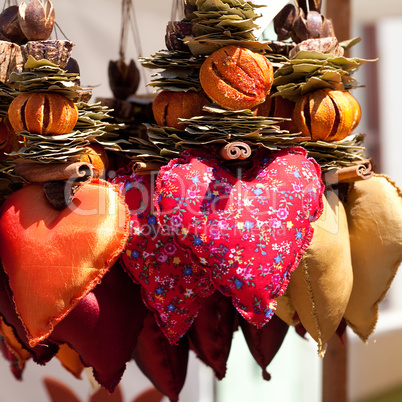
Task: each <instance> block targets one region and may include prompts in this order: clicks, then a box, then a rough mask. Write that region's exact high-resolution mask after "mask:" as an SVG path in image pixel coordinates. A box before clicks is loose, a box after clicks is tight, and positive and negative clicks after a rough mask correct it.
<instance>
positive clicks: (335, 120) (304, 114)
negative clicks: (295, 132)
mask: <svg viewBox="0 0 402 402" xmlns="http://www.w3.org/2000/svg"><path fill="white" fill-rule="evenodd" d="M293 121H294V123H295V124H296V126H297V128H298V129H299V130H300V131H301V132H302V133H303V134H304V135H306V136H310V137H311V139H312V140H314V141H318V140H324V141H341V140H343V139H344V138H345V137H347V136H348V135H349V134H350V133H351V132H352V131H353V130H354V129H355V128H356V126H357V125H358V123H359V121H360V106H359V103H358V102H357V100H356V99H355V98H353V96H352V95H350V94H349V93H347V91H338V90H333V89H328V88H325V89H318V90H316V91H313V92H309V93H308V94H306V95H304V96H302V97H301V98H299V99H298V100H297V102H296V104H295V108H294V111H293Z"/></svg>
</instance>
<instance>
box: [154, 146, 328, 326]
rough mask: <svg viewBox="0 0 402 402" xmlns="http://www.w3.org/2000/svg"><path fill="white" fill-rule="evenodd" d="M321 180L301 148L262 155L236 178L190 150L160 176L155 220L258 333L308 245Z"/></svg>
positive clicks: (316, 214) (209, 157) (319, 204)
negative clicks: (258, 328) (196, 261)
mask: <svg viewBox="0 0 402 402" xmlns="http://www.w3.org/2000/svg"><path fill="white" fill-rule="evenodd" d="M320 175H321V173H320V168H319V166H318V164H317V162H315V160H314V159H312V158H307V152H306V151H305V150H304V149H303V148H287V149H284V150H281V151H278V152H274V153H270V152H268V151H267V150H266V149H262V148H261V149H260V150H259V151H257V152H256V153H255V154H254V166H253V167H251V168H250V169H248V170H247V171H245V172H243V173H241V174H240V175H237V176H236V175H234V174H233V173H232V172H231V171H229V170H228V169H226V168H225V167H223V166H222V164H221V163H220V162H219V161H218V160H217V159H216V158H215V157H214V156H212V155H211V154H210V153H208V152H207V151H206V150H188V151H186V152H184V153H183V156H182V157H181V158H178V159H174V160H171V161H170V162H169V164H168V165H166V166H164V167H162V168H161V171H160V173H159V175H158V178H157V188H156V192H155V203H156V207H157V209H158V219H159V222H160V225H161V226H162V227H164V228H165V230H169V231H170V232H172V233H175V239H176V242H177V244H180V245H182V246H183V247H184V248H185V249H187V250H191V252H193V253H194V254H195V255H196V256H198V258H199V259H200V262H201V263H202V264H203V266H204V269H205V270H206V271H207V272H208V273H209V274H210V277H211V279H212V282H213V284H214V285H215V287H216V288H217V289H218V290H220V291H221V292H222V293H223V294H224V295H226V296H229V297H231V298H232V302H233V304H234V306H235V307H236V309H237V310H238V311H239V312H240V314H241V315H242V316H243V317H244V318H245V319H246V320H248V321H249V322H250V323H252V324H254V325H256V326H257V327H261V326H262V325H264V324H265V323H266V322H267V321H269V319H270V318H271V317H272V314H273V313H274V310H275V306H276V300H275V298H276V297H278V296H280V295H281V294H282V293H283V292H284V290H285V289H286V287H287V284H288V282H289V277H290V274H291V273H292V271H293V270H294V269H295V268H296V266H297V264H298V263H299V260H300V258H301V256H302V254H303V252H304V251H305V250H306V249H307V247H308V245H309V243H310V240H311V237H312V234H313V229H312V226H311V222H313V221H315V220H317V219H318V217H319V216H320V214H321V212H322V208H323V204H322V192H323V190H324V186H323V183H322V181H321V178H320Z"/></svg>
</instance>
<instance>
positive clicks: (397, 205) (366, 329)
mask: <svg viewBox="0 0 402 402" xmlns="http://www.w3.org/2000/svg"><path fill="white" fill-rule="evenodd" d="M346 213H347V216H348V222H349V232H350V245H351V252H352V264H353V276H354V285H353V290H352V294H351V297H350V300H349V304H348V306H347V309H346V312H345V319H346V321H347V323H348V325H349V326H350V327H351V328H352V329H353V331H354V332H355V333H356V334H357V335H358V336H359V337H360V338H361V339H362V340H363V341H367V339H368V337H369V336H370V334H371V333H372V332H373V331H374V329H375V326H376V323H377V319H378V305H379V303H380V302H381V301H382V300H383V299H384V297H385V295H386V293H387V291H388V289H389V287H390V285H391V282H392V280H393V278H394V276H395V274H396V272H397V270H398V267H399V265H400V264H401V261H402V192H401V189H399V188H398V187H397V186H396V185H395V183H393V182H392V181H391V179H390V178H389V177H388V176H386V175H379V174H375V175H374V177H372V178H371V179H369V180H363V181H359V182H356V183H355V184H354V185H353V187H352V189H351V191H350V192H349V196H348V202H347V205H346Z"/></svg>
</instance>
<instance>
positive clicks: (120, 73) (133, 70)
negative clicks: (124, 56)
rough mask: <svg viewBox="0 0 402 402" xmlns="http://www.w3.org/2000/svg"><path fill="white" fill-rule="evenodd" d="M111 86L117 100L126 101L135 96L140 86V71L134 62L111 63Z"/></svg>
mask: <svg viewBox="0 0 402 402" xmlns="http://www.w3.org/2000/svg"><path fill="white" fill-rule="evenodd" d="M108 75H109V85H110V89H111V91H112V92H113V95H114V97H115V98H117V99H122V100H125V99H127V98H128V97H129V96H130V95H133V94H135V92H136V91H137V89H138V85H139V84H140V71H139V70H138V68H137V66H136V64H135V62H134V60H130V63H129V64H126V63H125V62H124V61H123V60H117V61H113V60H111V61H110V62H109V67H108Z"/></svg>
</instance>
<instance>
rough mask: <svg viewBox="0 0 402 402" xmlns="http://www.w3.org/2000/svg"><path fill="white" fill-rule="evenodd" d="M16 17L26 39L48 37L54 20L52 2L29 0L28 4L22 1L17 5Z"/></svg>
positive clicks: (34, 39)
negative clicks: (43, 2)
mask: <svg viewBox="0 0 402 402" xmlns="http://www.w3.org/2000/svg"><path fill="white" fill-rule="evenodd" d="M18 19H19V23H20V26H21V29H22V31H23V32H24V34H25V36H26V37H27V38H28V40H31V41H36V40H46V39H49V37H50V35H51V33H52V31H53V27H54V22H55V11H54V8H53V4H52V2H51V1H50V0H47V1H46V3H45V5H43V4H42V3H41V2H40V1H39V0H30V1H29V3H28V5H27V4H25V3H24V2H23V3H21V4H20V6H19V13H18Z"/></svg>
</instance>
